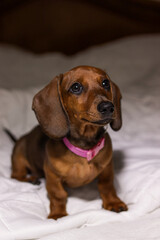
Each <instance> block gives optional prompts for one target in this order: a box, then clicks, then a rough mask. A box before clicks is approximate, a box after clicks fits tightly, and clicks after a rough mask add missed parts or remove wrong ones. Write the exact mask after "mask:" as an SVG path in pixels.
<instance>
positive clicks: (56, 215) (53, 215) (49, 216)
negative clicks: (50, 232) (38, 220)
mask: <svg viewBox="0 0 160 240" xmlns="http://www.w3.org/2000/svg"><path fill="white" fill-rule="evenodd" d="M67 215H68V214H67V213H59V214H53V213H50V214H49V215H48V218H50V219H55V220H57V219H58V218H62V217H65V216H67Z"/></svg>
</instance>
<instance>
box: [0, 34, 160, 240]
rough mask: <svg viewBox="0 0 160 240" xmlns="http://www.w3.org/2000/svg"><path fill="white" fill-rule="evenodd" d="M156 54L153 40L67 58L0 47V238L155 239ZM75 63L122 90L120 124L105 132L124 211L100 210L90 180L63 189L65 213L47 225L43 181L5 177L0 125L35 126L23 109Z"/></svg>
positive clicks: (158, 159)
mask: <svg viewBox="0 0 160 240" xmlns="http://www.w3.org/2000/svg"><path fill="white" fill-rule="evenodd" d="M159 53H160V36H159V35H152V36H150V35H148V36H139V37H131V38H126V39H122V40H119V41H115V42H113V43H111V44H106V45H102V46H99V47H94V48H91V49H88V50H86V51H84V52H82V53H79V54H77V55H75V56H72V57H65V56H63V55H61V54H58V53H56V54H46V55H42V56H36V55H33V54H31V53H28V52H23V51H22V50H19V49H15V48H13V47H9V46H0V82H1V83H2V84H1V89H0V136H1V137H0V238H1V239H3V240H5V239H6V240H12V239H16V240H18V239H19V240H23V239H28V240H29V239H39V240H48V239H54V240H55V239H57V240H58V239H60V240H66V239H67V240H68V239H69V240H72V239H77V240H80V239H83V238H85V239H86V240H90V239H93V240H94V239H96V240H97V239H100V240H110V239H113V240H122V239H123V240H129V239H133V240H144V239H145V240H147V239H157V240H158V239H160V221H159V219H160V187H159V186H160V120H159V119H160V94H159V91H160V54H159ZM14 59H16V61H15V60H14ZM80 64H83V65H84V64H88V65H93V66H98V67H101V68H103V69H105V70H107V72H108V73H109V75H110V77H111V79H112V80H113V81H115V82H116V83H117V84H118V85H119V86H120V88H121V90H122V95H123V101H122V112H123V127H122V129H121V130H120V131H119V132H113V131H112V130H111V129H110V128H109V129H108V131H109V134H110V135H111V138H112V141H113V148H114V168H115V187H116V190H117V193H118V195H119V196H120V198H121V199H123V201H125V202H126V203H127V204H128V207H129V210H128V211H127V212H121V213H119V214H117V213H114V212H110V211H106V210H104V209H102V208H101V204H102V201H101V199H100V197H99V193H98V190H97V182H96V180H95V181H94V182H93V183H91V184H88V185H86V186H84V187H80V188H78V189H68V193H69V198H68V202H67V211H68V212H69V216H67V217H64V218H62V219H59V220H57V221H55V220H51V219H46V217H47V215H48V212H49V200H48V198H47V193H46V189H45V180H44V179H42V180H41V184H40V185H39V186H34V185H32V184H29V183H22V182H18V181H16V180H13V179H10V172H11V170H10V168H11V161H10V156H11V152H12V148H13V143H12V141H11V140H10V139H9V138H8V136H7V135H6V134H5V133H4V131H3V127H7V128H8V129H10V130H11V131H12V132H13V133H14V134H15V135H16V136H17V137H19V136H20V135H21V134H24V133H26V132H27V131H29V130H30V129H31V128H32V127H33V126H34V125H35V124H36V123H37V122H36V118H35V116H34V114H33V112H32V110H31V102H32V97H33V95H34V94H35V93H36V92H37V91H38V90H39V89H40V88H41V87H42V86H43V85H44V84H46V83H47V82H48V81H49V80H50V79H52V77H53V76H54V75H55V74H58V73H60V72H64V71H66V70H68V69H70V68H72V67H74V66H76V65H80ZM4 65H5V68H4ZM42 73H43V74H42ZM22 79H23V80H24V82H25V84H24V85H23V82H22ZM23 86H25V88H23V89H22V87H23Z"/></svg>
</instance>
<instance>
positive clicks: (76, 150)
mask: <svg viewBox="0 0 160 240" xmlns="http://www.w3.org/2000/svg"><path fill="white" fill-rule="evenodd" d="M63 142H64V144H65V145H66V147H67V148H68V149H69V150H70V151H71V152H73V153H75V154H76V155H78V156H80V157H84V158H86V159H87V160H88V161H90V160H92V158H94V157H95V156H96V155H97V154H98V153H99V151H100V150H101V149H102V148H103V147H104V143H105V138H104V137H103V138H101V139H100V141H99V142H98V143H97V145H96V146H94V147H93V148H91V149H89V150H84V149H82V148H78V147H75V146H74V145H72V144H71V143H70V141H69V140H68V139H67V138H66V137H65V138H63Z"/></svg>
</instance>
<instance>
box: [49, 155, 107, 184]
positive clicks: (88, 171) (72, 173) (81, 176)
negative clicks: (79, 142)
mask: <svg viewBox="0 0 160 240" xmlns="http://www.w3.org/2000/svg"><path fill="white" fill-rule="evenodd" d="M106 163H107V162H106V158H104V153H103V151H102V152H100V153H99V154H98V156H96V157H95V158H94V159H92V160H91V161H90V162H88V161H87V159H86V158H82V157H77V156H76V155H74V154H71V153H69V154H68V156H65V157H64V158H62V159H56V158H55V159H53V160H52V167H53V169H54V172H55V173H56V174H57V175H58V176H59V177H60V178H61V179H62V180H63V181H64V182H65V183H66V184H67V185H68V186H69V187H79V186H82V185H84V184H87V183H89V182H91V181H92V180H93V179H94V178H96V177H97V176H98V175H99V173H100V172H101V171H102V170H103V169H104V167H105V166H106Z"/></svg>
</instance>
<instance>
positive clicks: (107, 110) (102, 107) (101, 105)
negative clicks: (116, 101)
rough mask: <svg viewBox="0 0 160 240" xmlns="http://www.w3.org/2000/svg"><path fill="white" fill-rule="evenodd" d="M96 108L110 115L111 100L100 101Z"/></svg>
mask: <svg viewBox="0 0 160 240" xmlns="http://www.w3.org/2000/svg"><path fill="white" fill-rule="evenodd" d="M97 110H98V112H100V113H101V114H103V115H109V116H111V115H112V113H113V112H114V105H113V104H112V103H111V102H101V103H99V104H98V106H97Z"/></svg>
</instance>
